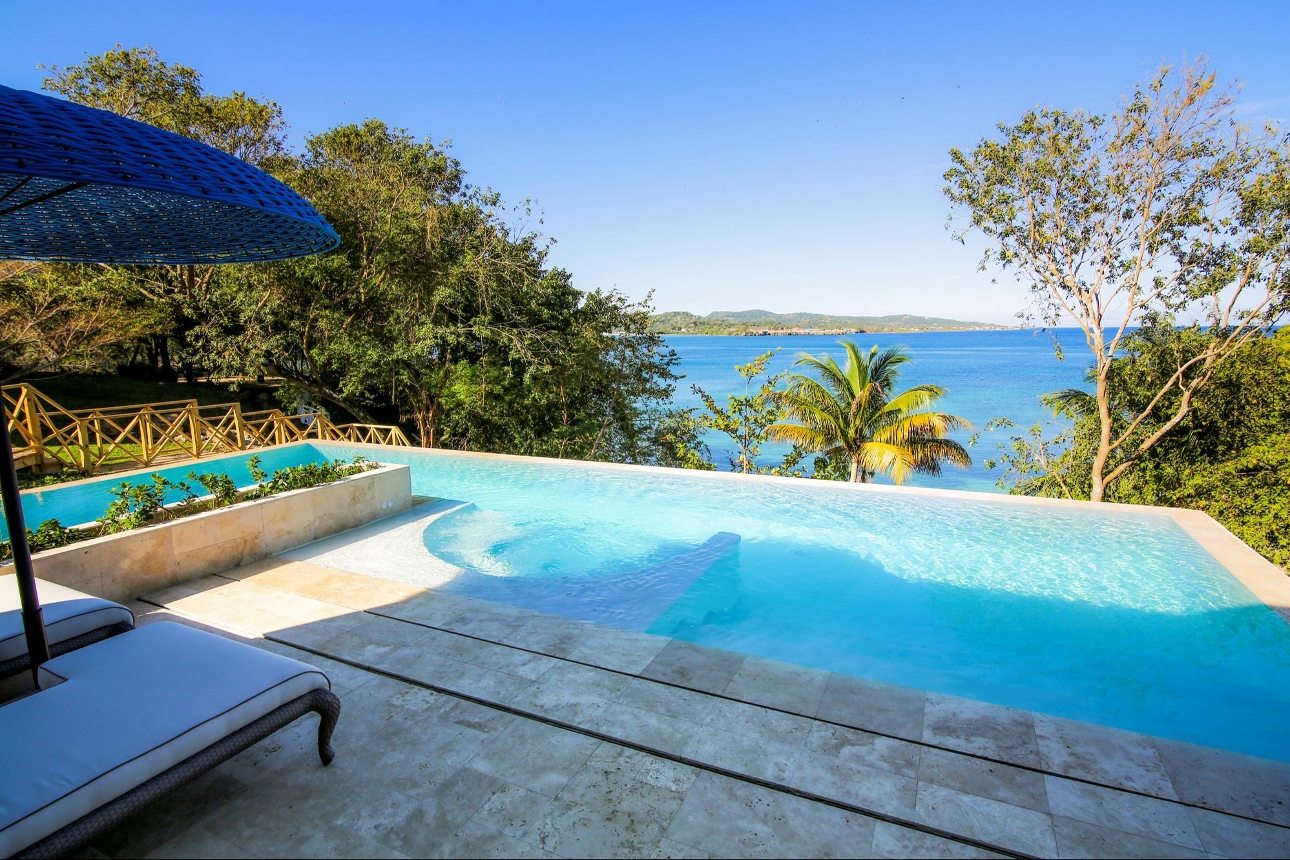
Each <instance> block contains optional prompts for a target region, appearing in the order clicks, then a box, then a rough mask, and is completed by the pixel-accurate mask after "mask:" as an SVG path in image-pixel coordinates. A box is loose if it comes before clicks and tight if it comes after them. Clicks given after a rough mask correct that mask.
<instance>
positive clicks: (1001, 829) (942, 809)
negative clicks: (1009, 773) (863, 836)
mask: <svg viewBox="0 0 1290 860" xmlns="http://www.w3.org/2000/svg"><path fill="white" fill-rule="evenodd" d="M915 818H916V819H917V820H918V821H920V822H922V823H924V824H929V825H931V826H933V827H936V828H939V829H941V830H943V831H946V832H949V833H958V834H962V835H964V836H969V837H972V838H974V839H979V840H981V841H982V842H986V843H989V844H991V845H998V846H1000V847H1002V848H1007V849H1010V850H1013V851H1021V852H1024V853H1026V854H1032V855H1035V856H1037V857H1055V856H1056V855H1057V842H1056V839H1055V837H1054V836H1053V823H1052V819H1051V818H1050V816H1048V815H1047V814H1045V813H1043V812H1037V811H1036V810H1033V809H1026V808H1025V807H1021V806H1013V805H1012V804H1009V803H1001V802H999V801H997V800H991V799H990V798H988V797H980V796H978V795H975V794H967V793H966V792H962V791H955V790H954V789H952V788H945V787H944V786H939V785H934V784H932V783H929V782H925V783H920V784H919V786H918V804H917V808H916V811H915Z"/></svg>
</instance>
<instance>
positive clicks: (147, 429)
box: [139, 406, 152, 466]
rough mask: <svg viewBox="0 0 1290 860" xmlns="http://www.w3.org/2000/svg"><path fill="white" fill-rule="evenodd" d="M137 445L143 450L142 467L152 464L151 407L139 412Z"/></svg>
mask: <svg viewBox="0 0 1290 860" xmlns="http://www.w3.org/2000/svg"><path fill="white" fill-rule="evenodd" d="M139 445H140V447H141V448H143V451H142V452H141V453H142V454H143V465H145V466H147V465H149V464H150V463H152V455H151V453H150V452H151V451H152V407H151V406H145V407H143V408H142V409H140V410H139Z"/></svg>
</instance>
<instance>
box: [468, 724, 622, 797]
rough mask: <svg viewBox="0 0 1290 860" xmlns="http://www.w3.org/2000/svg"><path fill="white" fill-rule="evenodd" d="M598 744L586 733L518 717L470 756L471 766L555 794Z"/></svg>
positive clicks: (537, 790)
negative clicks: (576, 732)
mask: <svg viewBox="0 0 1290 860" xmlns="http://www.w3.org/2000/svg"><path fill="white" fill-rule="evenodd" d="M599 746H600V741H598V740H595V739H594V738H589V737H587V736H585V735H579V734H574V733H572V732H567V731H564V730H563V729H558V728H555V727H554V726H548V725H546V724H544V723H535V722H533V721H531V720H517V721H516V722H514V723H512V724H511V725H510V726H508V727H507V728H506V729H505V730H503V731H502V732H501V733H499V734H498V735H497V736H496V737H494V738H493V739H492V740H491V741H490V742H489V743H488V744H487V745H486V746H485V747H484V749H482V750H481V751H480V753H479V755H477V756H475V757H474V758H473V759H471V761H470V767H471V768H473V769H475V770H478V771H480V772H481V773H485V774H488V775H489V776H494V777H497V778H498V779H504V780H505V781H506V782H510V783H513V784H515V785H518V786H520V787H521V788H527V789H528V790H529V791H536V792H537V793H539V794H545V795H547V796H548V797H555V796H556V795H557V794H559V793H560V790H561V789H563V788H564V787H565V785H566V784H568V782H569V780H570V779H571V778H572V777H573V775H574V774H575V773H577V772H578V771H579V770H581V769H582V766H583V765H584V764H586V763H587V759H589V758H591V754H592V753H593V752H595V751H596V748H597V747H599ZM481 805H482V804H481ZM471 814H472V815H473V814H474V812H473V811H472V813H471Z"/></svg>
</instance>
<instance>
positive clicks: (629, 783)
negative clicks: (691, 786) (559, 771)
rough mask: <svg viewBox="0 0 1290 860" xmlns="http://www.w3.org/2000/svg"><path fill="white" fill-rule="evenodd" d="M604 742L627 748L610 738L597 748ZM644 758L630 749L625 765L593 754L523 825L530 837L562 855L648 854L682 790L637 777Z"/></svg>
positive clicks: (669, 820)
mask: <svg viewBox="0 0 1290 860" xmlns="http://www.w3.org/2000/svg"><path fill="white" fill-rule="evenodd" d="M606 748H608V749H610V750H612V751H613V752H620V751H621V752H630V751H625V750H623V749H622V748H621V747H617V748H615V747H613V745H609V744H606V745H602V748H601V751H603V750H605V749H606ZM601 751H598V753H599V752H601ZM643 760H644V757H643V756H641V755H640V754H634V755H632V756H628V763H627V764H626V766H623V764H622V763H620V762H617V761H614V760H613V758H612V757H611V758H608V759H606V758H603V757H598V756H597V755H593V756H592V757H591V758H590V759H589V760H588V762H587V764H586V765H585V766H584V767H583V768H582V769H581V770H580V771H578V773H577V774H575V775H574V777H573V778H572V779H571V780H570V781H569V783H568V784H567V785H566V786H565V787H564V789H562V790H561V792H560V794H559V795H558V796H557V797H556V799H555V800H554V801H553V802H552V803H551V804H550V805H549V806H548V807H546V809H545V810H544V812H543V814H542V815H541V816H540V818H539V819H538V821H537V822H536V823H535V824H534V825H533V826H532V827H530V828H529V829H528V830H527V831H526V834H527V837H528V839H529V840H530V841H532V842H534V843H536V844H537V845H539V846H540V847H542V848H543V849H545V850H547V851H550V852H552V853H554V854H558V855H560V856H564V857H642V856H646V855H648V854H650V853H651V852H652V851H653V850H654V848H655V847H657V845H658V843H659V841H660V840H661V839H662V838H663V833H664V831H666V829H667V827H668V825H669V824H670V823H671V821H672V817H673V815H675V814H676V811H677V810H678V809H680V807H681V804H682V802H683V801H684V799H685V794H684V793H681V792H676V791H671V790H669V789H667V788H663V787H659V786H656V785H651V784H650V783H646V782H642V781H641V780H639V779H637V778H636V774H637V773H638V772H639V771H640V768H641V767H642V766H643Z"/></svg>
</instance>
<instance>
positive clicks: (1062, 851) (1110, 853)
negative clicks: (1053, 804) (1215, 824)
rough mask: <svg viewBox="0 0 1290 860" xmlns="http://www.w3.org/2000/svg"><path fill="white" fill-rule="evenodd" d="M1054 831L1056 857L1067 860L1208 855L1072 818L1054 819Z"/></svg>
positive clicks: (1197, 856)
mask: <svg viewBox="0 0 1290 860" xmlns="http://www.w3.org/2000/svg"><path fill="white" fill-rule="evenodd" d="M1053 829H1054V831H1055V832H1056V834H1057V853H1058V855H1059V856H1061V857H1062V858H1063V860H1066V858H1088V860H1098V858H1102V857H1125V858H1142V860H1150V858H1155V857H1169V858H1172V857H1178V858H1204V857H1208V856H1209V855H1208V854H1206V853H1205V852H1203V851H1197V850H1195V849H1192V848H1184V847H1183V846H1181V845H1175V844H1173V843H1172V842H1161V841H1159V840H1157V839H1149V838H1147V837H1146V836H1138V835H1135V834H1132V833H1125V832H1124V831H1122V830H1111V829H1109V828H1106V827H1100V826H1098V825H1096V824H1089V823H1088V822H1086V821H1077V820H1075V819H1073V818H1063V817H1062V816H1060V815H1055V816H1053Z"/></svg>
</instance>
